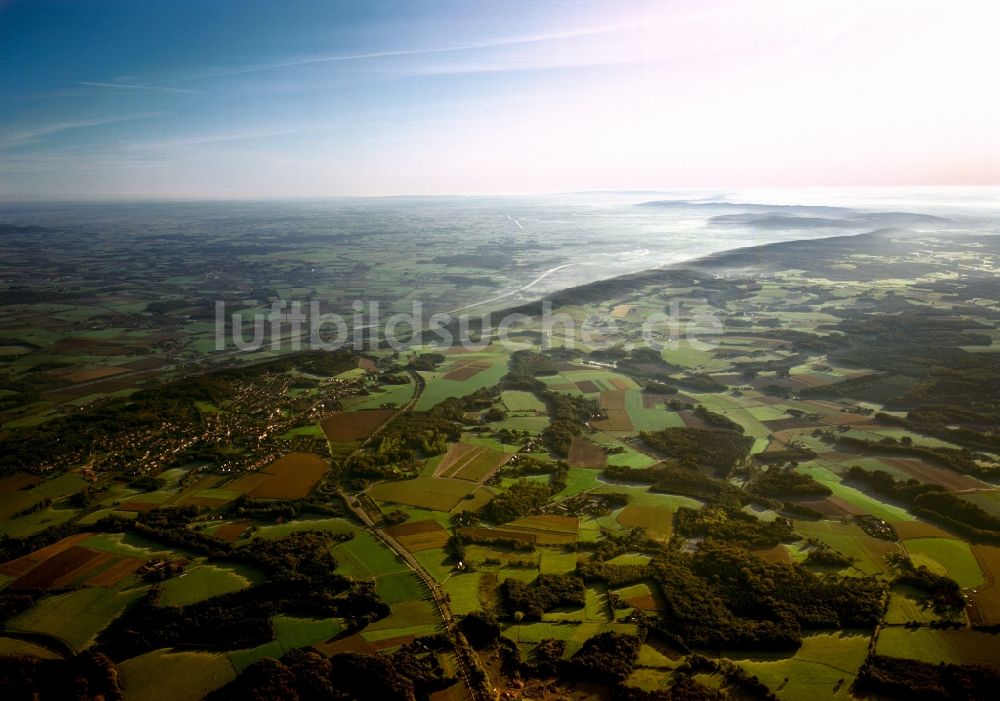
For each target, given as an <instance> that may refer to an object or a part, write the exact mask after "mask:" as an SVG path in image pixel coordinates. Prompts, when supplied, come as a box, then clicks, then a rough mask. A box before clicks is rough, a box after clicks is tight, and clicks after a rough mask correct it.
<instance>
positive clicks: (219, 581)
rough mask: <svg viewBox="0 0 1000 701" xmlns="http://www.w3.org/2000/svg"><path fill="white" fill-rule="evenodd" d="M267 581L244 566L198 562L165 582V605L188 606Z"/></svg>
mask: <svg viewBox="0 0 1000 701" xmlns="http://www.w3.org/2000/svg"><path fill="white" fill-rule="evenodd" d="M262 580H263V576H262V574H261V573H260V572H258V571H257V570H254V569H252V568H249V567H245V566H242V565H216V564H212V565H208V564H200V565H195V566H194V567H191V568H190V569H188V570H187V571H186V572H184V574H182V575H180V576H179V577H173V578H171V579H168V580H167V581H166V582H164V583H163V596H162V597H161V599H160V605H161V606H187V605H188V604H193V603H195V602H198V601H204V600H205V599H209V598H211V597H213V596H219V595H220V594H229V593H231V592H234V591H240V590H241V589H246V588H248V587H250V586H252V585H253V584H254V583H256V582H260V581H262Z"/></svg>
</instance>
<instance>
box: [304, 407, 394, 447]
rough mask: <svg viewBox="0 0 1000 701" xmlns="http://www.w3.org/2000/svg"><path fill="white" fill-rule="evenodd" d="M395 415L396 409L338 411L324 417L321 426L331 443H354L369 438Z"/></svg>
mask: <svg viewBox="0 0 1000 701" xmlns="http://www.w3.org/2000/svg"><path fill="white" fill-rule="evenodd" d="M395 415H396V410H395V409H369V410H367V411H347V412H337V413H336V414H331V415H330V416H327V417H326V418H325V419H323V422H322V423H321V424H320V427H321V428H322V429H323V433H324V434H325V435H326V439H327V440H328V441H330V442H331V443H353V442H355V441H360V440H362V439H364V438H367V437H368V436H370V435H371V434H372V431H374V430H375V429H376V428H378V427H379V426H381V425H382V424H384V423H385V422H386V421H388V420H389V419H391V418H392V417H393V416H395Z"/></svg>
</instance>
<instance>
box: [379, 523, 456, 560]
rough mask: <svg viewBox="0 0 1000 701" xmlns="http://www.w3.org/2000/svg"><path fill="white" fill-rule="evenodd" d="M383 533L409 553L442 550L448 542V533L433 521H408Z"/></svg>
mask: <svg viewBox="0 0 1000 701" xmlns="http://www.w3.org/2000/svg"><path fill="white" fill-rule="evenodd" d="M385 532H386V533H388V534H389V535H391V536H392V537H393V538H395V539H396V540H398V541H399V542H400V543H402V545H403V547H404V548H406V549H407V550H409V551H410V552H414V553H415V552H421V551H423V550H433V549H434V548H443V547H444V546H445V544H446V543H447V542H448V537H449V535H448V531H446V530H445V529H444V527H443V526H442V525H441V524H440V523H438V522H437V521H435V520H433V519H427V520H426V521H410V522H408V523H401V524H400V525H398V526H390V527H389V528H386V529H385Z"/></svg>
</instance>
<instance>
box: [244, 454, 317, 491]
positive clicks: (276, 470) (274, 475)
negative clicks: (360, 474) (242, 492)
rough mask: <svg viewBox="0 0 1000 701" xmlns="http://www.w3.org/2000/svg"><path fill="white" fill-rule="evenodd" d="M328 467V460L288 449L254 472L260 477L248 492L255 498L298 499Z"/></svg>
mask: <svg viewBox="0 0 1000 701" xmlns="http://www.w3.org/2000/svg"><path fill="white" fill-rule="evenodd" d="M329 470H330V465H329V463H327V461H326V460H324V459H323V458H321V457H320V456H318V455H313V454H312V453H289V454H288V455H283V456H281V457H280V458H278V459H277V460H275V461H274V462H272V463H271V464H270V465H268V466H267V467H265V468H264V469H263V470H261V471H260V472H258V473H256V475H258V476H262V477H264V479H263V480H262V481H261V482H260V483H259V484H258V485H257V486H256V487H254V488H253V489H251V490H250V491H249V492H248V494H249V495H250V496H252V497H255V498H257V499H302V498H304V497H306V496H308V495H309V492H311V491H312V488H313V487H315V486H316V484H317V483H318V482H319V481H320V480H321V479H323V475H325V474H326V473H327V472H329ZM248 477H249V475H248ZM240 479H243V478H240Z"/></svg>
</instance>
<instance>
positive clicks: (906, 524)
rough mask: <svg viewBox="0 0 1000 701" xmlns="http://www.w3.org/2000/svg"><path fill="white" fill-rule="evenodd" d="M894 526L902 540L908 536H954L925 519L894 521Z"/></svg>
mask: <svg viewBox="0 0 1000 701" xmlns="http://www.w3.org/2000/svg"><path fill="white" fill-rule="evenodd" d="M892 527H893V528H894V529H896V534H897V535H899V537H900V538H901V539H902V540H906V539H907V538H953V537H954V536H953V535H952V534H951V533H948V532H947V531H945V530H943V529H941V528H938V527H937V526H935V525H934V524H933V523H926V522H924V521H893V522H892Z"/></svg>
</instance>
